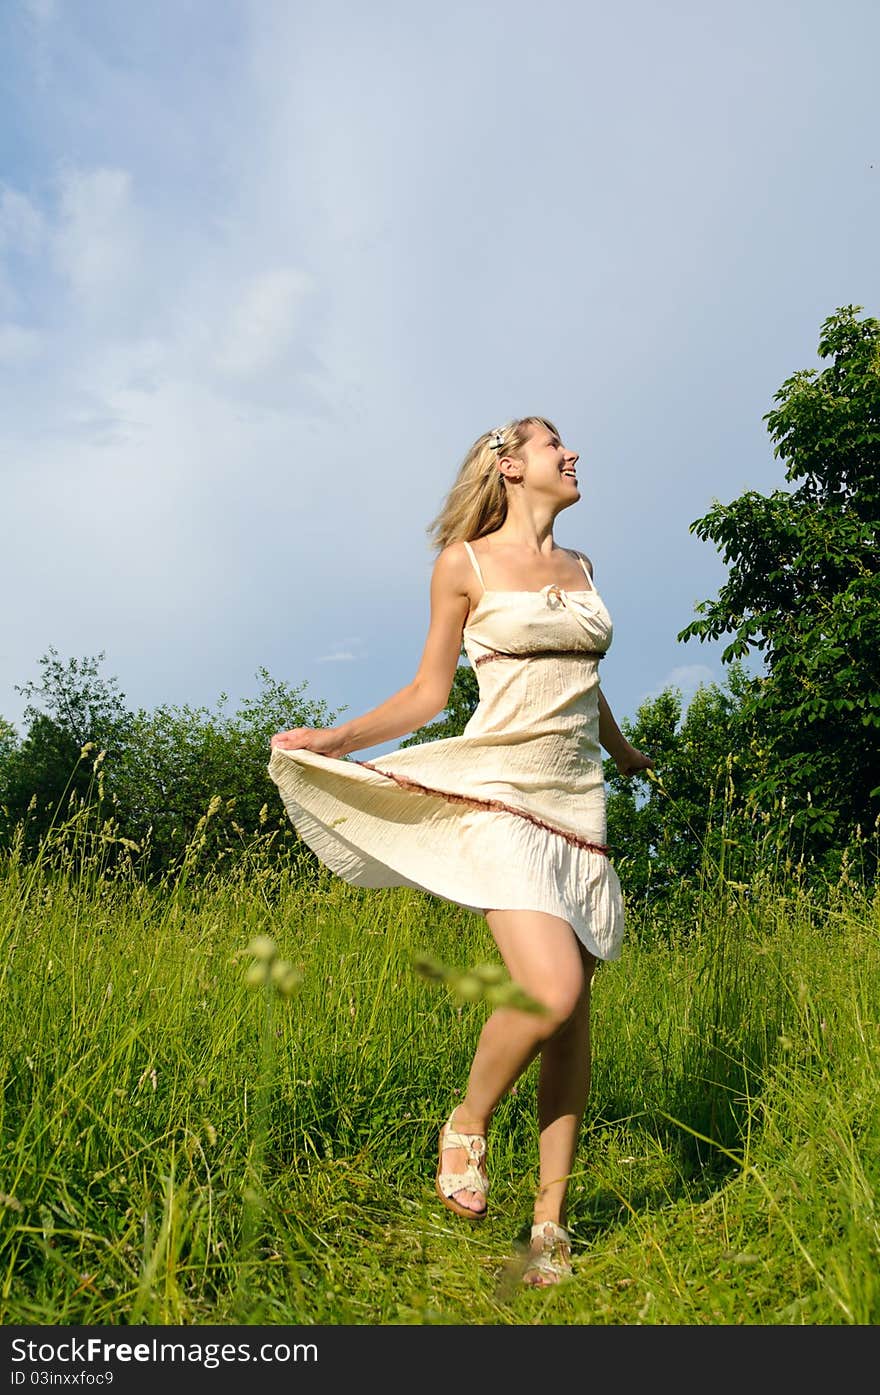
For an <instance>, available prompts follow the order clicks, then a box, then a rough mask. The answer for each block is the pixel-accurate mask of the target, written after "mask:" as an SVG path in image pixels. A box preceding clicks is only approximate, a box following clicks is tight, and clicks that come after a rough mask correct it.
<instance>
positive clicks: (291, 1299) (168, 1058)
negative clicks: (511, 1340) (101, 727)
mask: <svg viewBox="0 0 880 1395" xmlns="http://www.w3.org/2000/svg"><path fill="white" fill-rule="evenodd" d="M82 814H83V811H80V812H77V811H73V812H72V814H71V817H70V818H69V819H68V821H67V823H66V824H64V825H62V826H59V827H56V828H54V829H53V830H52V831H51V832H50V834H49V835H48V836H47V838H46V839H45V840H44V842H43V844H42V845H41V848H40V851H39V855H38V856H37V857H36V858H35V859H30V860H25V859H24V858H23V857H22V856H21V855H20V852H19V851H18V850H17V848H16V846H13V848H12V851H11V853H10V855H8V856H7V857H6V858H5V859H4V862H3V865H2V868H0V934H2V949H0V974H2V1017H0V1030H2V1052H0V1061H2V1066H0V1068H2V1071H3V1089H2V1094H0V1101H2V1131H0V1193H2V1195H0V1226H2V1230H0V1321H2V1322H3V1323H4V1324H6V1325H9V1324H39V1325H50V1324H51V1325H73V1324H88V1325H95V1324H139V1323H140V1324H173V1325H181V1324H183V1325H197V1324H320V1325H327V1324H422V1323H435V1324H501V1325H504V1324H511V1325H513V1324H533V1323H539V1324H540V1323H550V1324H630V1325H632V1324H665V1325H668V1324H689V1325H693V1324H735V1323H740V1324H762V1325H768V1324H787V1325H790V1324H832V1325H837V1324H870V1323H874V1322H876V1321H877V1320H878V1318H880V1215H878V1209H877V1191H878V1181H880V1049H878V1048H880V934H878V931H880V895H878V893H877V891H876V890H874V889H873V888H872V887H870V886H866V885H864V884H863V883H862V882H861V881H860V879H859V878H858V877H857V876H855V875H854V874H853V873H851V872H847V871H846V870H844V873H843V874H842V875H841V877H840V878H839V880H838V881H837V882H836V883H834V884H825V885H824V886H823V887H822V888H821V889H820V890H817V889H816V888H815V887H814V888H813V889H812V890H811V889H809V888H808V887H807V885H806V884H805V882H804V879H803V877H802V876H800V875H799V869H798V868H797V867H795V868H792V867H791V866H790V865H785V864H784V862H780V861H779V860H778V859H776V860H775V861H774V860H769V859H768V864H767V866H768V870H767V871H766V873H765V874H763V875H762V876H761V877H758V878H756V879H753V880H752V881H751V883H749V884H748V885H745V884H742V883H736V884H733V883H729V882H727V881H726V880H725V878H724V876H723V875H718V874H716V875H713V874H712V873H711V872H710V871H709V870H708V869H707V871H706V875H705V876H704V877H703V879H702V881H701V883H700V885H699V887H698V888H697V889H696V890H695V891H694V892H693V893H691V894H689V895H687V896H685V895H683V896H682V897H681V898H680V899H679V900H678V901H677V902H676V903H675V904H674V905H672V904H670V905H669V906H667V908H666V910H665V911H660V910H655V911H653V912H651V913H650V914H649V913H647V912H646V911H644V910H640V908H639V907H638V906H636V905H632V904H630V903H628V904H627V915H628V932H627V939H626V942H625V947H624V952H623V956H622V958H621V959H620V960H618V961H616V962H614V963H612V964H606V965H603V966H600V969H599V970H598V972H597V975H596V980H595V987H594V1000H593V1001H594V1007H593V1039H594V1066H593V1088H592V1093H591V1098H590V1104H589V1108H588V1113H587V1116H586V1118H585V1120H584V1127H583V1131H582V1138H581V1145H580V1148H579V1152H578V1157H577V1167H576V1171H575V1173H574V1175H573V1177H572V1179H571V1189H570V1207H569V1218H568V1221H569V1228H570V1230H571V1233H572V1237H573V1246H574V1263H575V1275H574V1278H573V1279H572V1280H571V1281H570V1282H569V1283H568V1284H565V1285H562V1286H560V1287H558V1288H552V1289H546V1290H529V1289H526V1288H524V1287H523V1286H522V1285H520V1284H519V1283H518V1263H519V1261H520V1257H521V1254H522V1249H523V1244H524V1241H525V1238H526V1237H527V1234H528V1227H529V1224H530V1221H531V1202H532V1198H533V1194H534V1189H535V1183H536V1174H537V1136H536V1124H535V1070H536V1067H534V1066H533V1067H532V1068H531V1069H530V1070H529V1071H528V1072H527V1073H526V1074H525V1075H524V1076H523V1077H522V1078H521V1080H520V1082H519V1084H518V1086H517V1087H516V1088H515V1090H514V1091H513V1092H512V1093H511V1094H510V1095H509V1096H508V1097H507V1098H505V1100H504V1101H503V1102H502V1104H501V1105H500V1106H499V1109H498V1110H497V1113H496V1115H495V1117H494V1119H493V1122H492V1126H491V1129H490V1133H489V1165H490V1172H491V1177H492V1192H491V1195H490V1214H489V1217H488V1219H487V1220H486V1221H484V1222H482V1223H479V1224H473V1223H469V1222H467V1221H464V1220H460V1219H459V1218H458V1217H456V1216H454V1215H452V1214H451V1213H450V1212H448V1211H447V1210H445V1209H444V1208H443V1207H442V1206H441V1205H440V1203H439V1201H438V1199H437V1197H436V1195H435V1192H434V1171H435V1166H436V1150H437V1132H438V1128H439V1125H440V1123H441V1122H442V1120H443V1119H444V1118H445V1116H446V1114H447V1113H448V1111H449V1109H450V1107H451V1105H452V1103H453V1102H454V1100H455V1098H456V1094H457V1092H459V1091H460V1090H461V1089H462V1086H463V1084H464V1081H465V1078H466V1074H467V1070H468V1066H469V1063H470V1057H471V1054H472V1052H473V1049H474V1046H475V1043H476V1040H477V1036H478V1033H479V1030H480V1027H481V1024H482V1022H483V1021H484V1019H485V1016H486V1013H487V1012H488V1011H489V1005H488V1004H487V1002H486V1001H485V998H484V996H483V994H482V991H481V990H479V989H476V990H475V989H474V985H473V980H472V979H466V980H465V984H464V985H461V984H460V981H457V980H456V979H455V976H454V974H450V976H449V978H448V980H447V981H446V982H443V981H439V982H431V981H428V980H427V979H426V978H424V977H423V976H421V975H420V974H419V973H418V972H417V970H416V962H417V960H418V958H419V956H424V955H428V956H431V957H432V958H433V959H434V960H438V961H440V962H441V963H442V964H443V965H446V966H449V968H450V970H454V969H464V968H466V967H468V966H475V965H477V966H478V965H480V964H485V963H494V962H496V961H497V953H496V951H495V949H494V946H493V944H492V941H491V937H490V936H489V933H488V930H487V927H486V926H485V923H484V922H483V920H482V919H481V918H480V917H478V916H476V915H474V914H472V913H470V912H468V911H464V910H462V909H460V908H457V907H455V906H452V905H448V904H446V903H443V902H440V901H438V900H436V899H435V898H432V897H430V896H428V895H424V894H422V893H419V892H415V891H410V890H393V891H380V892H362V891H357V890H355V889H353V888H351V887H349V886H347V885H346V884H344V883H342V882H340V881H339V880H337V879H335V878H333V877H332V876H331V875H329V874H326V873H319V874H318V875H317V876H316V875H315V874H314V873H311V874H309V875H306V874H305V873H304V872H303V871H300V872H298V873H294V872H290V871H287V870H285V869H279V868H278V866H277V865H273V864H272V863H271V862H270V861H269V859H267V858H266V857H264V856H262V854H261V843H260V838H259V837H255V838H254V839H252V840H251V842H250V843H249V844H248V846H247V848H246V849H245V850H244V852H245V855H244V856H243V857H242V858H241V859H240V861H239V863H238V865H237V866H236V868H235V869H230V870H229V871H227V872H225V873H222V874H221V873H219V872H208V873H207V874H203V873H199V875H198V876H196V875H195V871H194V869H193V868H192V867H184V868H183V870H182V871H178V872H177V873H176V874H175V876H174V878H173V879H171V878H169V879H168V880H167V881H165V882H162V883H158V884H148V883H147V881H146V880H145V879H144V878H142V877H141V876H140V875H139V873H138V869H137V865H136V863H134V862H132V860H131V858H130V857H127V858H122V859H118V858H117V859H116V861H115V862H114V864H113V865H112V866H111V865H110V863H109V861H108V859H107V856H106V848H105V847H104V843H106V842H107V841H108V840H111V834H110V833H108V832H107V831H106V829H105V831H104V833H103V835H100V834H97V833H95V832H94V831H92V832H88V831H87V824H86V821H85V820H84V818H83V817H82ZM102 839H103V842H102ZM462 988H465V989H467V991H465V992H462V991H458V990H459V989H462Z"/></svg>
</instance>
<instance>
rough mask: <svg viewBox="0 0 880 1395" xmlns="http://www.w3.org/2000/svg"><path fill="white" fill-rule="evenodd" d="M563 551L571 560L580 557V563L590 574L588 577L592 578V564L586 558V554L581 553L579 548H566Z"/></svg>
mask: <svg viewBox="0 0 880 1395" xmlns="http://www.w3.org/2000/svg"><path fill="white" fill-rule="evenodd" d="M565 551H566V552H567V553H568V554H569V556H570V557H572V558H576V557H580V559H581V561H582V562H583V563H584V565H585V566H586V568H587V571H588V572H589V573H590V576H591V577H592V575H593V564H592V562H591V561H590V559H589V557H588V556H587V554H586V553H585V552H581V550H580V549H579V548H577V547H567V548H566V549H565Z"/></svg>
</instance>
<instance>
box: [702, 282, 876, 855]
mask: <svg viewBox="0 0 880 1395" xmlns="http://www.w3.org/2000/svg"><path fill="white" fill-rule="evenodd" d="M860 309H861V307H860V306H853V305H849V306H844V307H842V308H840V309H838V310H837V311H836V312H835V313H834V314H833V315H831V316H830V317H829V318H828V319H826V320H825V322H824V324H823V326H822V329H821V333H820V339H819V350H818V352H819V357H820V358H822V359H827V360H828V361H829V362H828V366H827V367H826V368H824V369H822V370H821V371H819V370H817V369H813V368H807V369H802V370H800V371H798V372H796V373H794V374H793V375H792V376H791V377H790V378H788V379H787V380H786V381H785V382H784V383H783V385H782V387H781V388H780V390H779V391H778V392H777V393H776V394H775V397H774V402H776V403H777V404H778V405H777V406H776V407H775V408H774V409H773V410H772V411H770V412H768V413H767V415H766V416H765V418H764V419H765V421H766V422H767V423H768V431H769V434H770V436H771V439H772V440H773V442H774V455H775V456H777V457H779V458H781V459H782V460H783V461H784V462H785V478H786V480H787V481H788V482H789V483H790V484H793V485H795V488H793V489H792V490H790V491H788V490H782V489H778V490H774V491H773V493H772V494H770V495H769V496H767V495H763V494H759V493H757V492H755V491H748V492H747V493H745V494H743V495H741V496H740V497H739V498H738V499H735V500H734V501H733V502H732V503H730V504H726V505H725V504H721V503H719V502H718V501H717V500H716V501H715V502H714V504H713V507H712V508H711V510H710V511H709V512H708V513H707V514H706V515H705V516H704V517H702V518H698V519H696V520H695V521H694V522H693V523H692V524H691V525H690V527H691V532H695V533H696V534H697V535H698V536H699V537H701V538H703V539H704V540H711V541H712V542H714V543H715V544H716V546H717V548H718V549H719V551H720V552H721V554H722V556H723V558H724V561H725V563H726V564H727V565H728V567H729V576H728V579H727V582H726V583H725V585H724V586H723V587H722V588H721V590H720V592H719V594H718V596H717V597H716V598H715V599H714V600H708V601H703V602H700V603H699V604H698V605H697V607H696V610H697V614H698V617H699V618H698V619H695V620H692V621H691V623H690V624H689V625H687V626H686V627H685V628H684V629H683V630H682V631H681V632H680V633H679V635H678V638H679V639H681V640H687V639H690V638H692V637H695V636H696V637H698V638H699V639H700V640H704V639H715V638H718V637H720V636H721V635H728V634H730V635H732V636H733V638H732V641H731V643H730V644H729V645H728V646H727V648H726V649H725V650H724V652H723V654H722V658H723V660H724V662H725V663H728V662H730V661H731V660H733V659H734V658H738V657H741V656H744V655H746V654H748V653H749V651H750V649H752V648H753V647H754V648H756V649H757V650H758V651H759V652H760V653H762V654H763V657H764V665H765V671H764V673H763V674H762V675H761V676H760V677H759V678H756V679H755V680H754V681H753V682H752V683H751V684H750V685H749V686H748V687H747V688H746V689H745V691H744V709H743V720H744V721H745V722H746V724H750V725H751V728H752V741H753V744H754V748H755V752H756V755H757V757H758V759H759V766H758V769H757V770H756V774H755V786H754V793H755V796H756V798H757V799H758V800H759V802H760V803H761V804H762V805H763V807H765V808H767V807H769V806H770V805H771V804H773V803H778V802H779V801H780V800H781V798H782V797H783V796H784V797H785V798H786V800H787V803H788V807H789V811H790V814H791V817H792V819H793V820H794V823H795V826H796V827H799V828H801V829H803V831H804V835H805V840H806V848H807V851H808V854H809V855H810V856H811V857H813V858H821V857H822V856H823V855H824V854H827V853H828V852H829V851H832V852H833V850H834V849H835V848H837V849H839V848H841V847H842V846H844V845H845V844H846V843H847V841H848V840H849V839H850V838H851V836H852V834H853V832H854V830H855V828H856V826H857V825H860V826H861V828H862V830H863V832H865V831H870V830H871V829H872V827H873V825H874V822H875V820H876V818H877V816H878V813H880V739H878V737H880V565H878V564H880V322H878V321H877V320H876V319H872V318H869V317H866V318H863V319H859V318H858V312H859V311H860Z"/></svg>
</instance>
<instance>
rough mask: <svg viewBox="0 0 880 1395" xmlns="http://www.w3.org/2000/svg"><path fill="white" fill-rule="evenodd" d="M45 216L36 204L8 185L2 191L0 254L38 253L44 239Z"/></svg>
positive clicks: (0, 199) (0, 197)
mask: <svg viewBox="0 0 880 1395" xmlns="http://www.w3.org/2000/svg"><path fill="white" fill-rule="evenodd" d="M43 230H44V224H43V216H42V214H41V213H40V211H39V209H38V208H37V207H36V205H35V204H34V203H32V202H31V200H30V199H29V198H28V197H27V195H26V194H22V193H21V192H20V191H19V190H18V189H12V188H10V187H9V186H8V185H6V186H4V188H3V189H2V190H0V252H23V253H26V254H32V253H34V252H36V251H37V250H38V248H39V246H40V244H41V242H42V239H43Z"/></svg>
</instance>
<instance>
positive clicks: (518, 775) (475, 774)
mask: <svg viewBox="0 0 880 1395" xmlns="http://www.w3.org/2000/svg"><path fill="white" fill-rule="evenodd" d="M577 462H578V455H577V452H576V451H574V450H570V449H569V448H568V447H567V446H565V445H564V444H563V442H562V439H561V437H560V435H559V433H558V431H557V430H556V428H555V426H554V425H553V423H552V422H551V421H548V420H547V419H546V418H545V417H524V418H521V419H518V420H515V421H510V422H508V423H507V424H506V425H505V426H503V427H499V428H496V429H494V430H492V431H489V432H486V433H485V434H484V435H482V436H480V437H479V438H478V440H476V441H475V442H474V444H473V445H472V446H471V448H470V450H469V451H468V452H467V455H466V456H465V458H464V461H463V463H462V465H461V468H460V469H459V472H458V477H457V478H456V480H455V482H454V484H453V486H452V488H451V490H450V492H449V494H448V496H447V498H446V501H445V503H444V505H443V507H442V509H441V511H440V513H439V515H438V517H437V518H436V519H435V520H434V522H433V523H432V524H431V525H430V527H429V529H428V532H429V534H430V535H432V537H433V540H434V544H435V546H436V548H437V549H438V552H439V556H438V557H437V560H436V562H435V565H434V569H433V574H432V579H431V619H430V626H429V629H428V635H427V639H426V642H425V647H424V652H423V654H422V657H421V662H420V663H419V666H418V669H417V670H416V673H415V676H414V678H413V680H412V682H411V683H409V684H407V685H406V687H404V688H401V689H400V691H399V692H397V693H394V694H393V695H392V696H391V697H390V698H388V699H387V701H385V702H383V703H381V704H380V705H379V706H378V707H376V708H374V709H373V710H372V711H370V712H367V713H365V714H364V715H363V716H360V717H355V718H354V719H353V720H352V721H349V722H344V723H343V724H342V725H340V726H337V727H331V728H329V729H315V728H310V727H297V728H295V729H293V730H291V731H285V732H279V733H278V734H277V735H276V736H274V737H273V738H272V742H271V745H272V753H271V757H270V762H269V773H270V775H271V776H272V778H273V779H274V780H275V781H276V783H277V785H278V787H279V790H280V793H281V796H282V798H283V801H284V804H285V807H286V809H287V812H288V814H289V816H290V819H291V820H292V822H293V824H294V826H295V827H296V829H297V830H298V832H299V833H300V835H301V836H302V838H303V839H304V840H305V842H306V843H307V844H308V845H309V846H310V847H311V848H312V849H313V851H314V852H315V853H316V854H317V856H318V857H319V858H320V859H321V860H322V861H323V862H324V863H325V864H326V865H327V866H328V867H329V868H331V869H332V871H334V872H335V873H337V874H338V875H339V876H340V877H342V878H344V879H345V880H346V881H348V882H351V883H352V884H353V885H355V886H362V887H384V886H416V887H420V888H422V889H424V890H426V891H429V892H432V893H433V894H435V895H436V896H439V897H442V898H444V899H447V900H449V901H454V902H457V903H458V904H460V905H463V906H466V907H468V908H470V909H472V910H474V911H477V912H479V913H481V914H482V915H484V916H485V917H486V921H487V923H488V925H489V928H490V930H491V932H492V935H493V937H494V939H495V942H496V944H497V946H498V950H499V953H500V955H501V958H502V959H503V961H504V963H505V965H506V967H507V969H508V971H509V973H510V975H511V977H512V978H513V979H514V980H515V981H516V982H517V983H518V984H520V985H521V986H522V987H523V988H524V989H525V990H526V991H527V992H528V993H530V994H531V995H532V996H533V997H534V998H536V999H538V1000H539V1001H540V1002H542V1003H543V1004H544V1005H545V1007H546V1008H547V1012H546V1014H545V1015H535V1014H531V1013H527V1012H524V1011H521V1010H519V1009H515V1008H511V1007H498V1008H496V1009H495V1011H494V1012H493V1013H492V1014H491V1016H490V1017H489V1018H488V1020H487V1021H486V1024H485V1026H484V1027H483V1030H482V1033H481V1035H480V1039H479V1043H478V1045H477V1049H476V1053H475V1055H474V1058H473V1063H472V1066H471V1070H470V1075H469V1077H468V1081H467V1090H466V1092H465V1095H464V1097H463V1099H462V1100H461V1103H460V1104H458V1105H457V1106H456V1107H455V1108H454V1109H453V1110H452V1112H451V1113H450V1115H449V1117H448V1118H447V1120H446V1122H445V1123H444V1124H443V1125H442V1127H441V1129H440V1135H439V1140H438V1153H439V1158H438V1166H437V1175H436V1179H435V1186H436V1190H437V1193H438V1195H439V1197H440V1199H441V1201H442V1202H443V1204H444V1205H445V1206H447V1207H448V1208H449V1209H450V1210H452V1211H454V1212H455V1213H456V1214H457V1215H459V1216H463V1217H466V1218H467V1219H468V1220H478V1219H480V1218H482V1217H483V1216H485V1215H486V1204H487V1196H488V1192H489V1179H488V1174H487V1170H486V1134H487V1129H488V1126H489V1121H490V1119H491V1117H492V1113H493V1110H494V1109H495V1107H496V1105H497V1104H498V1102H499V1100H500V1099H501V1098H502V1096H503V1095H504V1094H505V1092H506V1091H507V1090H508V1089H509V1088H510V1087H511V1086H512V1085H513V1083H514V1082H515V1081H516V1080H517V1079H518V1077H519V1076H520V1074H521V1073H522V1072H523V1071H524V1070H525V1068H526V1067H527V1066H528V1065H529V1063H530V1062H531V1061H532V1060H533V1059H534V1058H535V1057H536V1056H540V1074H539V1081H538V1116H539V1117H538V1127H539V1139H540V1142H539V1172H540V1178H539V1188H538V1192H537V1196H536V1200H535V1208H534V1224H533V1226H532V1233H531V1245H530V1249H529V1255H528V1259H527V1262H526V1267H525V1269H524V1272H523V1279H524V1281H525V1282H526V1283H529V1284H534V1285H544V1284H550V1283H556V1282H558V1281H559V1280H560V1279H563V1278H565V1277H567V1276H568V1274H570V1272H571V1251H570V1242H569V1236H568V1232H567V1230H566V1229H565V1219H566V1217H565V1203H566V1194H567V1187H568V1180H569V1177H570V1174H571V1171H572V1165H573V1161H574V1156H575V1149H576V1145H577V1137H578V1131H579V1128H580V1124H581V1119H582V1116H583V1112H584V1108H585V1105H586V1101H587V1094H588V1090H589V1084H590V983H591V979H592V975H593V970H594V968H595V965H596V961H597V959H604V960H610V959H616V958H617V957H618V956H619V954H620V949H621V939H622V936H623V903H622V899H621V893H620V883H619V881H618V878H617V874H616V873H615V871H614V868H613V866H612V865H611V863H610V861H609V858H608V848H607V846H606V844H605V836H606V824H605V787H604V779H603V769H602V754H601V750H600V747H604V749H605V750H606V751H607V752H608V754H609V755H610V756H611V757H612V758H613V760H614V762H615V765H616V766H617V769H618V770H619V771H620V772H621V774H623V775H627V776H629V775H633V774H635V773H636V772H637V771H639V770H645V769H651V768H652V766H653V763H652V761H651V759H650V757H648V756H647V755H644V754H643V753H642V752H641V751H638V750H636V749H635V748H634V747H633V746H631V745H630V743H629V742H628V741H627V740H626V739H625V737H624V736H623V734H622V733H621V731H620V730H619V728H618V726H617V723H616V722H615V720H614V717H613V716H612V714H611V711H610V709H609V707H608V704H607V702H606V701H605V699H604V697H603V695H602V692H601V689H600V686H599V664H600V661H601V659H602V657H603V655H604V654H605V653H606V651H607V649H608V646H609V644H610V643H611V635H612V623H611V617H610V615H609V613H608V611H607V610H606V608H605V605H604V603H603V601H602V600H601V598H600V596H599V593H598V591H597V590H596V587H595V585H594V583H593V568H592V564H591V562H590V560H589V558H588V557H586V556H585V555H584V554H583V553H582V552H577V551H574V550H569V549H567V548H563V547H560V546H558V545H557V543H556V542H555V540H554V537H553V525H554V523H555V521H556V518H557V517H558V516H559V514H560V513H562V511H563V510H564V509H567V508H570V507H571V506H572V504H575V503H577V501H578V500H579V499H580V497H581V496H580V489H579V486H578V479H577V470H576V466H577ZM462 642H464V646H465V650H466V652H467V655H468V658H469V659H470V662H471V664H472V665H473V667H474V669H475V671H476V673H477V678H478V683H479V690H480V701H479V705H478V707H477V709H476V711H475V712H474V714H473V716H472V717H471V719H470V721H469V722H468V724H467V726H466V727H465V729H464V732H463V734H462V735H461V736H455V737H449V738H447V739H444V740H439V741H432V742H428V743H423V744H421V745H415V746H408V747H404V748H403V749H399V750H397V751H394V752H392V753H391V754H390V755H386V756H382V757H380V758H377V759H376V760H372V761H348V760H341V759H340V757H343V756H346V755H348V754H349V753H350V752H352V751H358V750H363V749H364V748H366V747H371V746H376V745H380V744H382V743H383V742H386V741H391V740H394V739H395V738H397V737H400V736H404V735H406V734H407V733H409V732H412V731H414V730H415V729H416V728H418V727H420V726H422V725H424V724H425V723H426V722H429V721H431V720H432V719H433V718H434V717H436V716H437V715H438V714H439V713H440V712H442V711H443V710H444V708H445V706H446V703H447V701H448V698H449V693H450V689H451V686H452V680H453V676H454V674H455V669H456V666H457V663H458V659H459V655H460V652H461V646H462Z"/></svg>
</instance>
